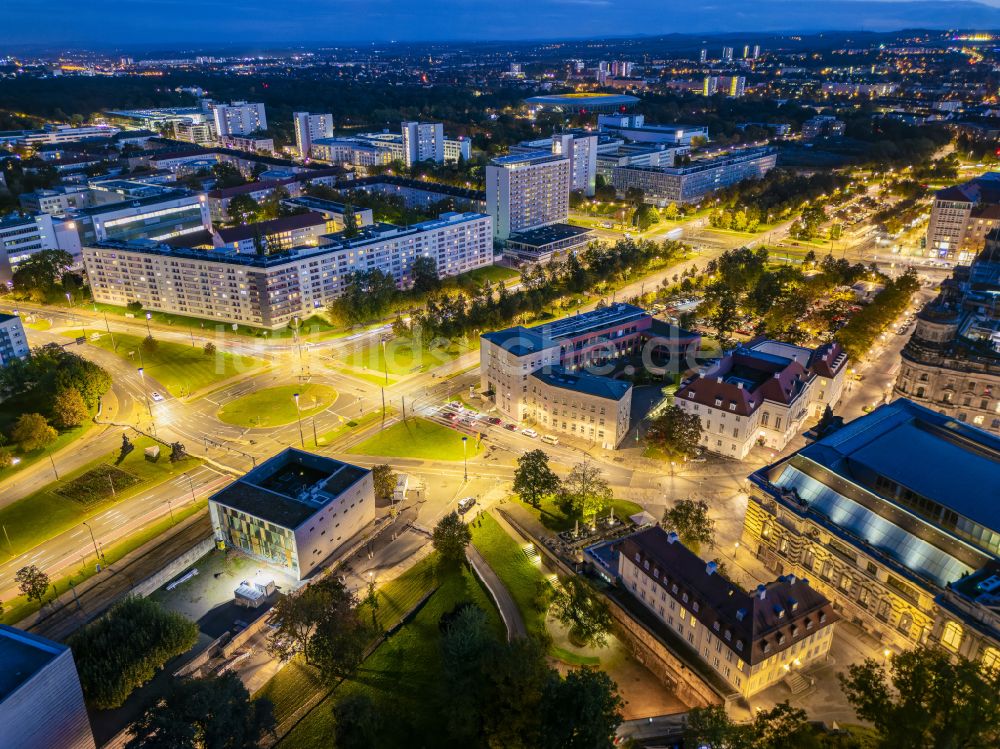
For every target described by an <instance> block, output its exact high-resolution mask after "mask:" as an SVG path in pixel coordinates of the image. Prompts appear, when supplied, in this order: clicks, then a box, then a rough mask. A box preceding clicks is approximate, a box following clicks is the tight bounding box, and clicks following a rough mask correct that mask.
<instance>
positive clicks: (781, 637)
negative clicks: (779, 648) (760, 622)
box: [778, 632, 785, 645]
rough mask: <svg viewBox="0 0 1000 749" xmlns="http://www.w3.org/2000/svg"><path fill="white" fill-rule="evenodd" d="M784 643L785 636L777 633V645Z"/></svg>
mask: <svg viewBox="0 0 1000 749" xmlns="http://www.w3.org/2000/svg"><path fill="white" fill-rule="evenodd" d="M784 641H785V634H784V633H783V632H779V633H778V644H779V645H781V644H782V643H784Z"/></svg>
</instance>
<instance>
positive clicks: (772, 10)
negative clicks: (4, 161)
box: [0, 0, 1000, 50]
mask: <svg viewBox="0 0 1000 749" xmlns="http://www.w3.org/2000/svg"><path fill="white" fill-rule="evenodd" d="M3 18H4V22H3V26H4V29H3V32H2V33H0V50H2V48H3V46H2V45H3V44H4V43H6V44H48V43H65V42H79V43H84V44H90V45H108V46H121V45H127V44H129V43H132V44H144V45H147V44H152V45H157V44H177V43H187V42H190V43H198V44H211V43H235V44H243V43H259V42H281V43H291V42H306V43H317V42H319V43H322V42H363V41H387V40H398V41H433V40H461V39H468V40H490V39H495V40H503V39H524V40H529V39H557V38H571V37H601V36H627V35H636V34H665V33H687V32H691V33H706V32H727V31H741V32H753V31H758V32H763V31H799V32H804V31H821V30H853V29H865V30H870V31H883V30H894V29H900V28H914V27H923V28H956V27H958V28H998V27H1000V0H989V2H984V3H976V2H967V1H966V0H935V1H919V2H907V1H902V2H884V1H882V2H867V1H864V0H857V1H852V0H831V1H830V2H827V1H826V0H794V1H793V0H761V1H760V2H732V1H726V0H722V1H719V0H716V1H715V2H712V0H707V2H705V3H702V4H699V3H691V2H688V0H683V1H682V0H500V1H499V2H497V1H496V0H488V1H485V2H484V1H483V0H479V1H478V2H476V1H473V0H284V1H279V2H275V0H89V2H86V3H80V2H78V1H77V0H47V2H45V3H29V2H24V1H23V0H21V2H10V3H7V4H6V7H5V8H4V12H3Z"/></svg>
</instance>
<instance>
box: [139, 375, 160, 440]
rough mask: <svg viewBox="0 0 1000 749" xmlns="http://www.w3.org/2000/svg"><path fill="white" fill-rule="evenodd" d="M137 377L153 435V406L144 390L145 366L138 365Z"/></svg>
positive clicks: (147, 392)
mask: <svg viewBox="0 0 1000 749" xmlns="http://www.w3.org/2000/svg"><path fill="white" fill-rule="evenodd" d="M139 379H140V380H141V381H142V394H143V396H144V397H145V398H146V410H147V411H148V412H149V425H150V426H151V427H152V428H153V436H156V422H155V421H153V407H152V406H151V405H150V403H149V391H148V390H146V368H145V367H139Z"/></svg>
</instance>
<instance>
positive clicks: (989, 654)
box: [979, 648, 1000, 675]
mask: <svg viewBox="0 0 1000 749" xmlns="http://www.w3.org/2000/svg"><path fill="white" fill-rule="evenodd" d="M979 664H980V666H981V667H982V669H983V671H984V672H985V673H987V674H991V675H992V674H995V673H996V672H997V671H998V670H1000V650H997V649H996V648H985V649H984V650H983V653H982V655H981V656H980V657H979Z"/></svg>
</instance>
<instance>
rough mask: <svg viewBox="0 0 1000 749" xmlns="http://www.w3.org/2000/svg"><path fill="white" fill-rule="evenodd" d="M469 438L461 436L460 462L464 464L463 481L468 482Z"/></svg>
mask: <svg viewBox="0 0 1000 749" xmlns="http://www.w3.org/2000/svg"><path fill="white" fill-rule="evenodd" d="M468 446H469V438H468V437H466V436H464V435H463V436H462V461H463V463H464V464H465V481H468V480H469V451H468Z"/></svg>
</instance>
